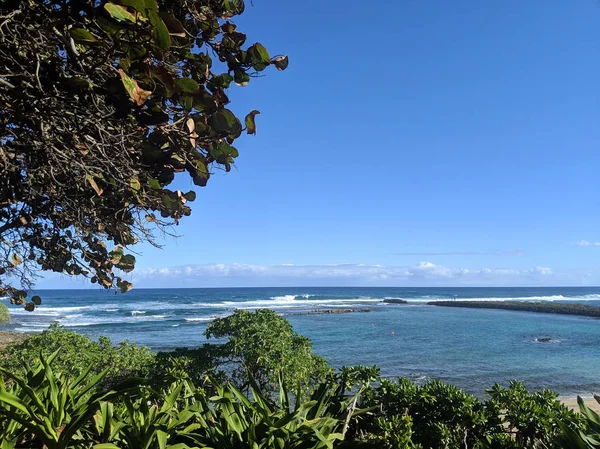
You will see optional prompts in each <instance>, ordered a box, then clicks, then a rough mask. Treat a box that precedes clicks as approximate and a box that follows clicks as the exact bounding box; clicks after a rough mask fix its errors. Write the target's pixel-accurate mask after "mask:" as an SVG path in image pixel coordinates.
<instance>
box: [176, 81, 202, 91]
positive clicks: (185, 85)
mask: <svg viewBox="0 0 600 449" xmlns="http://www.w3.org/2000/svg"><path fill="white" fill-rule="evenodd" d="M175 85H176V86H177V88H178V89H179V90H180V91H181V92H185V93H188V94H195V93H197V92H199V91H200V85H199V84H198V82H196V81H195V80H193V79H191V78H177V79H176V80H175Z"/></svg>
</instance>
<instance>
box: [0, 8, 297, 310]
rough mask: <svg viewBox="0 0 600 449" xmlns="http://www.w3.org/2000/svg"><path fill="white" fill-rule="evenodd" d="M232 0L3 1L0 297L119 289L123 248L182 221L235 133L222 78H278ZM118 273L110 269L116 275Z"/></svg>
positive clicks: (282, 61)
mask: <svg viewBox="0 0 600 449" xmlns="http://www.w3.org/2000/svg"><path fill="white" fill-rule="evenodd" d="M244 9H245V5H244V2H243V0H219V1H212V0H211V1H192V0H169V1H164V0H158V1H157V0H111V1H102V2H98V1H94V0H77V1H75V0H69V1H62V0H48V1H43V2H41V1H29V0H12V1H4V2H1V3H0V16H1V17H2V23H1V26H0V66H2V67H3V69H2V74H1V75H0V142H1V145H0V172H1V173H2V182H0V296H9V297H10V299H11V301H12V302H13V303H17V304H25V306H26V309H27V310H33V309H34V308H35V307H36V305H38V304H39V303H40V301H41V298H39V297H32V298H29V299H27V292H26V289H27V288H29V287H30V286H31V285H32V282H33V280H34V278H35V273H36V270H38V269H41V270H47V271H54V272H58V273H63V274H65V275H82V276H87V277H88V278H89V279H90V281H91V282H93V283H97V284H98V285H100V286H102V287H104V288H115V289H117V290H119V291H121V292H126V291H128V290H129V289H131V287H132V285H131V283H130V282H128V281H127V280H125V279H124V278H123V276H122V275H121V274H120V273H121V272H129V271H131V270H133V269H134V268H135V262H136V260H135V256H134V255H132V254H130V253H129V252H128V248H129V247H130V246H131V245H134V244H135V243H137V242H139V241H144V240H145V241H149V242H151V243H153V242H154V239H153V236H152V232H153V230H154V229H156V227H158V228H159V229H161V230H166V231H168V227H169V226H171V225H173V224H177V223H178V222H179V220H181V219H182V218H183V217H184V216H188V215H190V214H191V208H190V206H189V203H191V202H192V201H194V200H195V198H196V193H195V192H194V191H193V190H191V191H189V192H182V191H179V190H176V189H172V188H169V186H170V185H171V183H172V182H173V180H174V179H175V176H176V175H177V174H182V173H186V174H187V175H188V176H189V178H190V179H191V180H192V181H193V183H194V184H195V185H196V186H199V187H202V186H205V185H206V184H207V182H208V180H209V178H210V177H211V174H212V173H213V172H214V171H215V170H217V169H222V170H225V171H229V170H230V169H231V166H232V164H234V162H235V160H236V158H237V157H238V155H239V152H238V149H237V148H236V147H234V146H233V144H234V142H235V141H236V140H237V139H238V138H239V137H240V136H241V134H242V132H243V131H244V129H245V130H246V132H247V133H248V134H255V133H256V123H255V117H256V115H257V114H258V113H259V111H257V110H252V111H250V112H249V113H248V114H247V116H246V117H245V119H244V122H243V123H242V121H241V120H240V119H239V118H238V117H236V116H235V115H234V113H233V112H232V110H231V106H229V104H230V99H229V95H230V92H229V91H228V89H229V87H230V86H231V85H232V84H236V85H238V86H245V85H247V84H248V83H249V82H250V80H251V79H252V77H254V76H257V75H258V74H259V73H260V72H262V71H263V70H265V69H266V68H267V67H268V66H273V67H275V68H276V69H277V70H284V69H285V68H286V67H287V65H288V59H287V57H286V56H271V55H270V54H269V52H268V51H267V49H266V48H265V47H264V46H263V45H261V44H260V43H252V44H249V43H246V40H247V37H246V35H245V34H244V33H242V32H241V31H240V30H238V29H237V27H236V25H235V24H234V23H233V22H232V19H233V18H234V17H235V16H238V15H240V14H242V13H243V12H244ZM117 270H119V271H117Z"/></svg>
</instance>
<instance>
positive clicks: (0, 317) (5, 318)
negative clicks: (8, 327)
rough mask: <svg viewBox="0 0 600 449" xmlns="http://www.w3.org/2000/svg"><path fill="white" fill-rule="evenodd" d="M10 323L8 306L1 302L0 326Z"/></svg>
mask: <svg viewBox="0 0 600 449" xmlns="http://www.w3.org/2000/svg"><path fill="white" fill-rule="evenodd" d="M8 323H10V314H9V313H8V306H7V305H6V304H4V303H3V302H0V324H8Z"/></svg>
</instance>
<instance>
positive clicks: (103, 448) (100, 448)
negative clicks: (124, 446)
mask: <svg viewBox="0 0 600 449" xmlns="http://www.w3.org/2000/svg"><path fill="white" fill-rule="evenodd" d="M92 449H120V448H119V446H115V445H114V444H112V443H100V444H95V445H93V446H92Z"/></svg>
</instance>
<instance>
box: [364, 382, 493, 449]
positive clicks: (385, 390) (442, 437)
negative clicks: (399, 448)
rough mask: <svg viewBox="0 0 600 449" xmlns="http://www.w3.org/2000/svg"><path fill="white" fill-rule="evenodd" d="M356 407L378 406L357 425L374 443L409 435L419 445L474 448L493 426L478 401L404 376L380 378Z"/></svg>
mask: <svg viewBox="0 0 600 449" xmlns="http://www.w3.org/2000/svg"><path fill="white" fill-rule="evenodd" d="M361 405H362V406H371V407H372V406H377V407H379V408H380V412H379V413H378V414H374V415H371V416H370V417H368V419H365V420H363V422H362V423H361V424H360V428H361V430H362V431H363V432H365V438H366V439H367V440H368V441H375V442H378V447H390V448H391V447H396V446H395V445H396V444H397V440H398V439H399V438H400V440H401V441H405V440H407V439H408V438H409V437H410V441H412V443H413V444H415V445H422V446H423V447H425V448H429V447H435V448H437V447H444V448H462V447H474V445H475V443H476V442H478V441H486V440H487V439H488V437H491V436H492V435H493V434H494V433H495V432H496V431H497V430H498V425H497V422H495V421H494V419H493V418H494V416H490V415H489V414H488V413H487V410H486V408H485V406H484V404H483V403H482V402H481V401H479V400H478V399H477V398H475V397H474V396H472V395H470V394H468V393H465V392H464V391H462V390H460V389H459V388H457V387H455V386H453V385H448V384H444V383H442V382H440V381H430V382H428V383H426V384H425V385H422V386H418V385H415V384H414V383H412V382H410V381H409V380H408V379H405V378H401V379H399V380H398V382H392V381H390V380H385V379H382V380H381V382H380V385H379V386H378V387H377V388H376V389H372V390H371V391H369V392H368V393H366V394H365V396H364V399H363V402H362V403H361ZM406 447H412V446H410V445H409V446H406ZM496 447H499V446H496Z"/></svg>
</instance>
